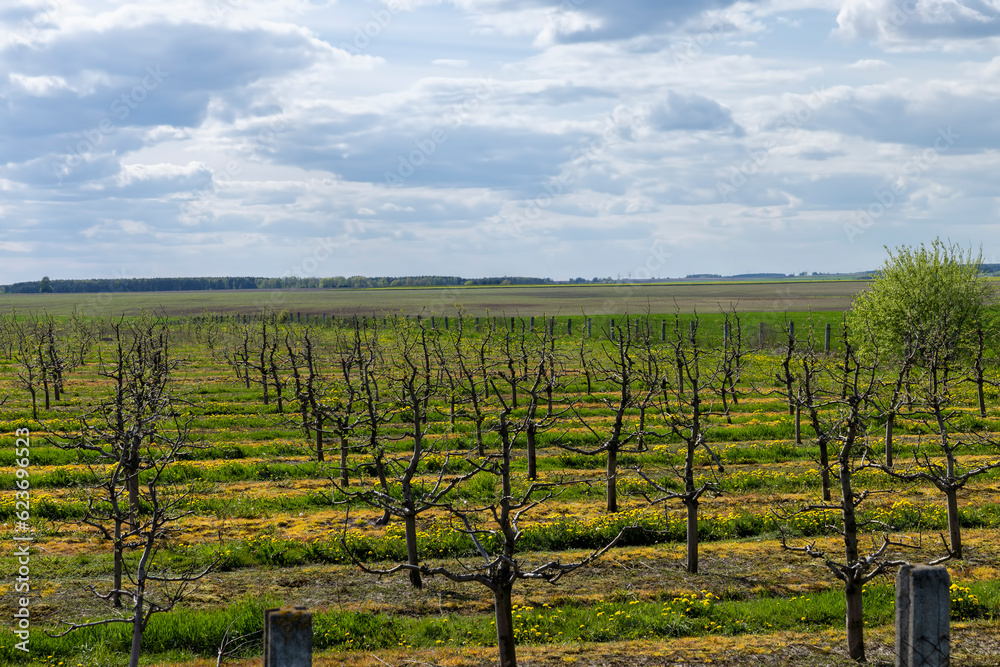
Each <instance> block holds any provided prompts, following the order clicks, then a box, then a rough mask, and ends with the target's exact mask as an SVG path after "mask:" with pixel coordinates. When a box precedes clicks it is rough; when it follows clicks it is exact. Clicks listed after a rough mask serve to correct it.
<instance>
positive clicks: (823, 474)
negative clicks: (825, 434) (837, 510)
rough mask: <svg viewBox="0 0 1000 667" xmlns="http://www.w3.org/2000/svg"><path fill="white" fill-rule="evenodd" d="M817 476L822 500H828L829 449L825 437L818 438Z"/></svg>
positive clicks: (829, 495)
mask: <svg viewBox="0 0 1000 667" xmlns="http://www.w3.org/2000/svg"><path fill="white" fill-rule="evenodd" d="M819 468H820V471H819V476H820V480H821V481H822V484H823V500H830V499H831V498H832V497H833V496H832V495H831V494H830V450H829V447H828V445H827V442H826V438H820V439H819Z"/></svg>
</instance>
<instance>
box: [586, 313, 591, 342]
mask: <svg viewBox="0 0 1000 667" xmlns="http://www.w3.org/2000/svg"><path fill="white" fill-rule="evenodd" d="M591 324H592V322H591V320H590V318H589V317H588V318H587V338H590V328H591Z"/></svg>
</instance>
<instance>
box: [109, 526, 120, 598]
mask: <svg viewBox="0 0 1000 667" xmlns="http://www.w3.org/2000/svg"><path fill="white" fill-rule="evenodd" d="M114 567H115V575H114V577H115V592H114V593H112V594H111V602H112V604H114V606H115V608H116V609H121V606H122V596H121V593H119V592H118V591H120V590H121V589H122V522H121V521H120V520H118V519H116V520H115V566H114Z"/></svg>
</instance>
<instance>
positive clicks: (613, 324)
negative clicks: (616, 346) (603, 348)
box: [611, 319, 615, 343]
mask: <svg viewBox="0 0 1000 667" xmlns="http://www.w3.org/2000/svg"><path fill="white" fill-rule="evenodd" d="M614 340H615V321H614V320H613V319H612V320H611V342H612V343H613V342H614Z"/></svg>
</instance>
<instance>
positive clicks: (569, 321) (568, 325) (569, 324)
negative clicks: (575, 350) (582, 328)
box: [566, 317, 573, 336]
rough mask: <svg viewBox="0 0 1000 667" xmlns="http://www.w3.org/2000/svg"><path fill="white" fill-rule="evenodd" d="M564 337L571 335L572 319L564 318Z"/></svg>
mask: <svg viewBox="0 0 1000 667" xmlns="http://www.w3.org/2000/svg"><path fill="white" fill-rule="evenodd" d="M566 335H567V336H572V335H573V318H570V317H567V318H566Z"/></svg>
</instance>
